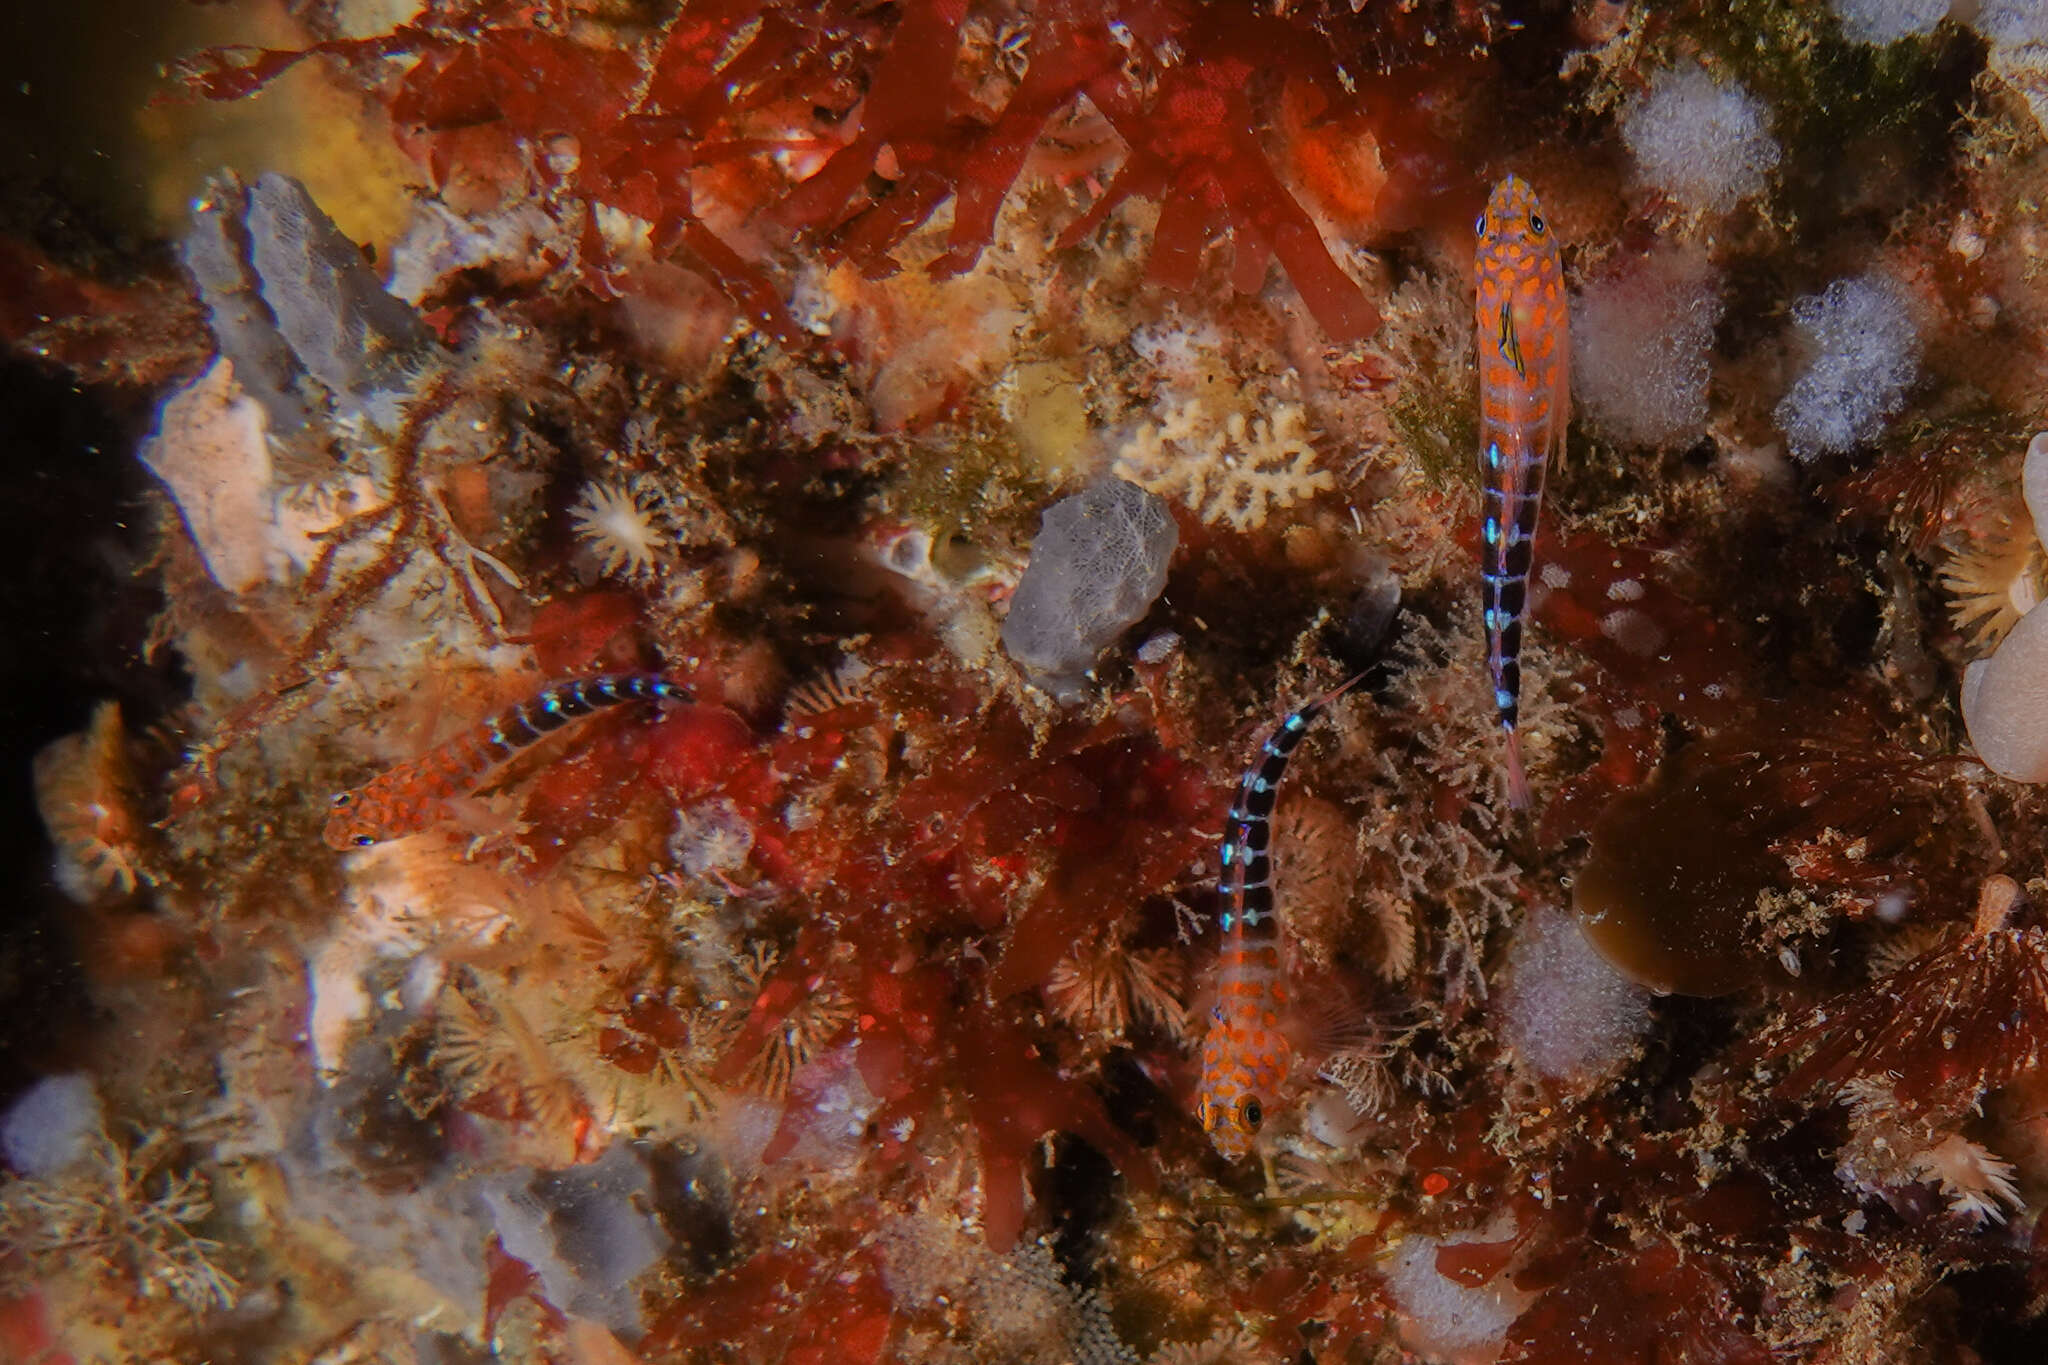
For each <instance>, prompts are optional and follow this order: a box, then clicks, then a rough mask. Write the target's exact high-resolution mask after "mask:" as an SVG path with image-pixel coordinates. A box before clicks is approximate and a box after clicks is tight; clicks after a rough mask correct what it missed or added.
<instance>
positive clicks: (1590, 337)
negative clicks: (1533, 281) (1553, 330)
mask: <svg viewBox="0 0 2048 1365" xmlns="http://www.w3.org/2000/svg"><path fill="white" fill-rule="evenodd" d="M1720 321H1721V295H1720V289H1719V282H1718V281H1717V280H1716V278H1715V276H1714V272H1713V269H1712V267H1710V266H1709V265H1708V264H1707V261H1706V258H1705V257H1703V256H1699V255H1697V254H1694V253H1692V252H1689V251H1686V250H1684V249H1682V248H1676V247H1662V248H1659V249H1657V250H1654V251H1651V252H1649V253H1648V254H1646V255H1643V256H1640V257H1633V258H1624V259H1622V260H1621V261H1619V262H1618V263H1616V264H1614V265H1612V266H1610V267H1609V268H1608V269H1606V270H1605V271H1603V272H1602V273H1601V274H1600V276H1599V277H1598V278H1596V279H1594V280H1592V281H1590V282H1589V283H1588V284H1587V285H1586V287H1585V289H1584V290H1583V291H1582V292H1581V293H1580V294H1579V295H1578V297H1577V298H1575V299H1574V300H1573V301H1572V401H1573V403H1574V404H1575V405H1577V406H1578V407H1580V408H1581V409H1582V410H1583V411H1584V413H1585V414H1586V416H1587V418H1588V419H1589V420H1591V422H1592V423H1593V425H1594V426H1596V427H1598V428H1599V429H1600V432H1601V434H1602V435H1604V436H1606V437H1607V438H1608V439H1610V440H1613V441H1619V442H1621V443H1622V444H1624V445H1635V446H1651V447H1658V448H1665V449H1669V448H1673V447H1678V446H1685V445H1690V444H1691V443H1692V442H1694V441H1696V440H1698V439H1699V438H1700V436H1701V434H1702V433H1704V432H1705V430H1706V426H1707V387H1708V383H1709V381H1710V380H1711V379H1712V378H1713V348H1714V328H1715V326H1716V325H1717V324H1718V323H1719V322H1720Z"/></svg>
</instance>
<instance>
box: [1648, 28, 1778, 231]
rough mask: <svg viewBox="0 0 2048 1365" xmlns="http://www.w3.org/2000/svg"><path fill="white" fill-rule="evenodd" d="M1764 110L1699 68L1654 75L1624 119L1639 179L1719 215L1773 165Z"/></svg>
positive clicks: (1759, 184) (1760, 183)
mask: <svg viewBox="0 0 2048 1365" xmlns="http://www.w3.org/2000/svg"><path fill="white" fill-rule="evenodd" d="M1769 112H1770V111H1769V109H1768V107H1767V106H1766V105H1765V104H1764V102H1763V101H1762V100H1760V99H1758V98H1757V97H1756V96H1754V95H1752V94H1750V93H1749V91H1747V90H1745V89H1744V88H1743V87H1742V86H1741V85H1739V84H1737V83H1735V82H1733V81H1730V82H1727V83H1725V84H1724V83H1722V82H1719V81H1716V80H1715V79H1714V78H1713V77H1712V76H1709V75H1708V74H1707V73H1706V72H1704V71H1702V70H1700V69H1699V68H1698V67H1696V66H1691V65H1686V66H1676V67H1671V68H1669V69H1667V70H1664V71H1660V72H1658V73H1657V76H1656V78H1655V79H1653V80H1652V81H1651V82H1650V89H1649V91H1648V93H1646V94H1645V95H1644V96H1643V97H1642V98H1641V99H1638V100H1637V101H1635V103H1633V104H1631V105H1630V106H1629V107H1628V109H1627V110H1626V111H1625V112H1624V113H1623V114H1622V117H1621V140H1622V141H1623V142H1625V143H1627V144H1628V150H1629V155H1631V156H1632V157H1634V158H1635V163H1636V173H1637V175H1638V176H1639V177H1640V178H1641V180H1642V181H1643V183H1645V184H1647V185H1652V186H1655V187H1656V188H1657V189H1660V190H1662V191H1664V192H1665V193H1666V194H1668V195H1670V196H1671V197H1672V198H1673V199H1676V200H1678V201H1679V202H1680V203H1682V204H1684V205H1685V206H1686V207H1687V208H1694V209H1706V210H1709V211H1711V212H1716V213H1719V212H1724V211H1726V210H1728V209H1732V208H1734V207H1735V205H1736V204H1738V203H1740V202H1741V201H1742V200H1744V199H1747V198H1748V197H1749V196H1750V195H1752V194H1755V193H1756V192H1757V191H1758V190H1761V189H1762V188H1763V187H1764V176H1765V174H1766V173H1767V172H1768V171H1769V170H1770V169H1771V167H1773V166H1775V165H1777V164H1778V144H1777V141H1776V140H1775V139H1773V138H1772V137H1771V133H1770V127H1769Z"/></svg>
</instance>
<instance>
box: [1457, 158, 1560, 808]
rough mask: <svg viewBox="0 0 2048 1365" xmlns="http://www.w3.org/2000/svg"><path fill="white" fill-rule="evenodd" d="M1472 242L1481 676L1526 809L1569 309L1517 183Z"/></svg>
mask: <svg viewBox="0 0 2048 1365" xmlns="http://www.w3.org/2000/svg"><path fill="white" fill-rule="evenodd" d="M1474 226H1475V230H1476V231H1477V232H1478V234H1479V249H1478V255H1477V258H1476V270H1475V273H1476V275H1477V277H1478V289H1477V296H1476V302H1475V307H1476V310H1477V324H1478V342H1479V474H1480V487H1481V489H1482V494H1481V497H1480V514H1479V515H1480V521H1479V559H1480V564H1479V573H1480V594H1481V603H1482V609H1483V612H1482V620H1483V621H1484V623H1485V626H1486V664H1487V672H1488V673H1489V674H1490V675H1491V677H1492V682H1493V705H1494V710H1495V711H1496V713H1497V714H1498V715H1499V717H1500V727H1501V731H1502V733H1503V734H1505V735H1506V737H1507V778H1508V800H1509V801H1510V802H1511V803H1512V804H1513V805H1514V806H1515V807H1517V808H1518V809H1519V808H1522V807H1526V806H1527V805H1528V804H1529V777H1528V773H1527V771H1526V770H1525V769H1524V768H1523V766H1522V739H1521V735H1520V734H1519V733H1518V732H1517V730H1516V724H1517V721H1518V720H1519V717H1520V709H1521V696H1522V663H1521V654H1522V620H1523V617H1524V615H1525V614H1526V613H1527V611H1528V607H1529V571H1530V569H1531V567H1532V566H1533V564H1534V562H1535V554H1536V520H1537V517H1538V515H1539V514H1540V513H1541V512H1542V510H1543V477H1544V475H1545V473H1547V472H1548V469H1549V465H1550V462H1551V460H1552V458H1553V457H1561V456H1562V455H1563V453H1564V436H1565V425H1566V423H1567V421H1568V420H1569V418H1570V415H1571V387H1572V385H1571V353H1572V347H1571V335H1570V330H1569V329H1570V310H1569V309H1568V307H1567V306H1566V303H1565V297H1564V270H1563V266H1562V265H1561V263H1560V262H1559V260H1558V254H1557V238H1556V235H1555V234H1554V233H1553V232H1552V231H1551V229H1550V225H1549V224H1548V223H1547V222H1545V221H1544V218H1543V211H1542V209H1541V208H1540V207H1539V206H1538V204H1537V202H1536V194H1535V191H1533V190H1531V189H1530V188H1529V186H1528V184H1527V182H1525V181H1524V180H1522V179H1521V177H1519V176H1513V175H1511V176H1508V177H1507V178H1506V179H1505V180H1502V181H1501V182H1500V183H1499V184H1498V185H1495V186H1494V187H1493V194H1492V195H1491V196H1490V197H1489V198H1488V199H1487V201H1486V211H1485V212H1484V213H1482V214H1480V215H1479V221H1478V223H1477V224H1475V225H1474Z"/></svg>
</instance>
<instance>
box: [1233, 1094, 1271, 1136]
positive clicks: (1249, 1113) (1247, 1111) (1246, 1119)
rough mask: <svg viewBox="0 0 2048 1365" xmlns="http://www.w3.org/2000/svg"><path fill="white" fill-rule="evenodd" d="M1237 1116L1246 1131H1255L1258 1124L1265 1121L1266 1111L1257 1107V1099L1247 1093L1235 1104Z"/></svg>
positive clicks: (1257, 1128)
mask: <svg viewBox="0 0 2048 1365" xmlns="http://www.w3.org/2000/svg"><path fill="white" fill-rule="evenodd" d="M1237 1117H1238V1119H1239V1121H1240V1122H1242V1123H1243V1124H1244V1126H1245V1128H1246V1130H1247V1131H1249V1132H1253V1133H1256V1132H1258V1131H1259V1125H1260V1124H1262V1123H1264V1122H1265V1121H1266V1111H1265V1110H1264V1109H1262V1108H1260V1107H1259V1102H1258V1101H1257V1100H1255V1099H1253V1098H1252V1097H1251V1096H1250V1095H1247V1096H1245V1097H1244V1099H1243V1100H1242V1101H1240V1102H1239V1104H1238V1106H1237Z"/></svg>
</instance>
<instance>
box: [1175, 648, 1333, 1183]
mask: <svg viewBox="0 0 2048 1365" xmlns="http://www.w3.org/2000/svg"><path fill="white" fill-rule="evenodd" d="M1358 676H1359V677H1363V676H1364V675H1363V674H1360V675H1358ZM1357 681H1358V677H1354V678H1352V679H1350V680H1349V681H1347V682H1345V683H1344V684H1342V685H1341V686H1339V687H1337V688H1335V689H1333V690H1332V691H1330V692H1328V693H1325V694H1324V695H1323V696H1321V697H1318V698H1317V699H1316V700H1314V701H1312V702H1310V703H1308V704H1307V705H1306V706H1304V707H1302V708H1301V709H1300V710H1298V711H1296V712H1295V713H1294V714H1292V715H1290V716H1288V717H1287V718H1286V719H1285V720H1283V721H1281V722H1280V724H1279V725H1277V726H1275V727H1274V729H1273V733H1271V734H1270V735H1268V736H1266V742H1265V744H1264V746H1263V747H1261V749H1260V750H1259V760H1258V762H1257V764H1256V765H1254V766H1253V767H1252V768H1251V769H1249V770H1248V771H1247V772H1246V773H1245V775H1244V780H1243V781H1242V782H1240V783H1238V785H1237V799H1236V800H1234V801H1232V802H1231V803H1230V814H1229V815H1227V816H1226V817H1224V825H1223V852H1222V854H1221V861H1222V876H1221V879H1220V881H1219V882H1218V884H1217V888H1216V889H1217V892H1218V894H1220V895H1221V896H1222V898H1223V915H1222V928H1223V955H1222V971H1221V974H1220V975H1219V977H1218V979H1217V987H1216V989H1217V1001H1216V1007H1215V1009H1213V1010H1211V1011H1210V1014H1209V1033H1208V1036H1207V1037H1205V1038H1204V1039H1203V1040H1202V1081H1201V1088H1200V1089H1199V1091H1198V1092H1197V1097H1196V1100H1195V1118H1196V1120H1197V1121H1198V1122H1200V1123H1201V1125H1202V1131H1203V1132H1205V1133H1207V1134H1208V1135H1209V1140H1210V1141H1211V1142H1213V1143H1215V1144H1216V1150H1217V1151H1218V1152H1221V1153H1222V1154H1223V1156H1224V1157H1225V1158H1227V1159H1228V1160H1231V1161H1236V1160H1237V1159H1239V1158H1240V1157H1243V1156H1245V1155H1246V1154H1248V1153H1249V1152H1250V1151H1251V1150H1252V1139H1253V1137H1254V1136H1255V1135H1256V1134H1257V1133H1258V1131H1259V1127H1260V1125H1261V1124H1263V1123H1264V1122H1265V1121H1266V1114H1267V1112H1268V1109H1269V1107H1270V1106H1271V1104H1272V1101H1273V1094H1274V1092H1275V1091H1276V1090H1278V1089H1279V1086H1280V1083H1281V1082H1282V1081H1283V1080H1285V1079H1286V1077H1287V1068H1288V1065H1289V1063H1290V1061H1291V1060H1292V1058H1293V1054H1294V1046H1293V1044H1292V1042H1290V1041H1289V1039H1288V1037H1287V1035H1286V1034H1285V1033H1284V1032H1282V1031H1281V1015H1282V1014H1283V1013H1285V1012H1286V1010H1287V1005H1288V998H1289V997H1288V991H1287V983H1286V981H1285V980H1283V979H1282V976H1281V964H1280V921H1279V918H1278V916H1277V915H1276V914H1275V913H1274V910H1273V860H1272V855H1271V854H1270V853H1269V852H1268V848H1267V846H1268V844H1269V843H1270V842H1271V840H1272V833H1273V824H1272V815H1273V800H1274V798H1275V797H1276V796H1277V795H1278V794H1279V789H1280V779H1281V777H1282V776H1284V775H1285V774H1286V772H1287V760H1288V759H1290V758H1292V757H1293V756H1294V748H1295V746H1296V745H1297V744H1299V743H1301V737H1302V736H1303V735H1304V734H1307V733H1308V727H1309V724H1310V723H1311V722H1312V721H1314V720H1315V718H1316V717H1317V716H1319V715H1321V714H1322V713H1323V711H1324V710H1325V709H1326V708H1327V707H1328V706H1329V705H1330V703H1331V702H1334V701H1335V700H1337V698H1339V697H1341V696H1343V695H1344V693H1345V692H1346V691H1348V690H1349V689H1350V688H1351V687H1352V686H1353V684H1355V683H1357Z"/></svg>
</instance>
